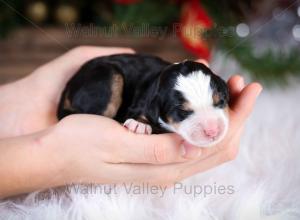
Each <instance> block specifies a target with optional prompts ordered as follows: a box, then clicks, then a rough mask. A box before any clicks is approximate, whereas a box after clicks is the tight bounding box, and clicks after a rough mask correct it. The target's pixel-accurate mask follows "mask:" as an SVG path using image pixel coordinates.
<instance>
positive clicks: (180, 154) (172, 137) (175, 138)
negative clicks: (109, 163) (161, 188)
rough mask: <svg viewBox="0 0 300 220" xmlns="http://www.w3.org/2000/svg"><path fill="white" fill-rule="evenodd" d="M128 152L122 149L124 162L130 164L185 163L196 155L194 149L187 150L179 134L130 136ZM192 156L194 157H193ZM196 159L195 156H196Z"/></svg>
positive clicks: (196, 149)
mask: <svg viewBox="0 0 300 220" xmlns="http://www.w3.org/2000/svg"><path fill="white" fill-rule="evenodd" d="M128 137H129V138H128V139H127V141H126V142H127V143H126V150H125V151H124V146H123V147H122V148H123V150H122V149H120V152H121V151H122V152H123V153H122V154H123V155H121V157H122V160H123V161H126V162H128V163H151V164H168V163H175V162H184V161H186V160H187V159H189V158H191V157H192V156H194V155H197V153H196V152H195V151H199V150H200V149H199V148H196V147H194V149H192V150H191V149H190V147H189V148H187V147H186V146H185V145H184V140H183V139H182V137H180V136H179V135H177V134H174V133H169V134H153V135H141V134H134V133H131V134H130V135H128ZM191 155H192V156H191ZM194 157H195V156H194Z"/></svg>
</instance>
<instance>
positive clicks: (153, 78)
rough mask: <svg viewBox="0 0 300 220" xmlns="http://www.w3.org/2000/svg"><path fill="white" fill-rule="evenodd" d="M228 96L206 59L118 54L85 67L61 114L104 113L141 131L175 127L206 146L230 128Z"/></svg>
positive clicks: (69, 90)
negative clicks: (175, 59)
mask: <svg viewBox="0 0 300 220" xmlns="http://www.w3.org/2000/svg"><path fill="white" fill-rule="evenodd" d="M228 101H229V94H228V88H227V85H226V83H225V82H224V81H223V80H222V79H221V78H220V77H219V76H217V75H215V74H214V73H213V72H212V71H211V70H210V69H209V68H208V67H207V66H205V65H204V64H201V63H197V62H193V61H184V62H181V63H175V64H172V63H169V62H166V61H164V60H162V59H160V58H158V57H154V56H149V55H141V54H118V55H112V56H105V57H98V58H95V59H93V60H90V61H88V62H87V63H86V64H84V65H83V66H82V67H81V69H80V70H79V71H78V72H77V73H76V74H75V75H74V76H73V78H72V79H71V80H70V81H69V82H68V84H67V86H66V88H65V90H64V92H63V94H62V97H61V101H60V104H59V107H58V114H57V116H58V118H59V119H62V118H63V117H65V116H67V115H70V114H76V113H86V114H96V115H103V116H106V117H109V118H113V119H115V120H117V121H119V122H121V123H123V124H124V126H125V127H127V128H128V129H129V130H131V131H133V132H136V133H140V134H151V133H165V132H176V133H178V134H179V135H181V136H182V137H183V138H184V139H185V140H186V141H187V142H189V143H191V144H193V145H197V146H201V147H207V146H211V145H213V144H215V143H217V142H219V141H220V140H221V139H222V138H223V137H224V135H225V134H226V131H227V128H228V116H227V112H226V108H227V106H228ZM99 132H101V131H99Z"/></svg>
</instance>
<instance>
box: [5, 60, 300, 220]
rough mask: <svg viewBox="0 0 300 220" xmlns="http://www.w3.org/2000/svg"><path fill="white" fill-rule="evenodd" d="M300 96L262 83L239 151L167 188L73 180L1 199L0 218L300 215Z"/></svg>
mask: <svg viewBox="0 0 300 220" xmlns="http://www.w3.org/2000/svg"><path fill="white" fill-rule="evenodd" d="M223 64H224V63H223ZM215 65H216V67H218V63H215ZM223 67H224V66H223ZM223 67H222V68H223ZM230 69H231V70H230V72H231V73H232V68H230ZM299 97H300V87H299V86H297V85H291V86H290V87H289V88H288V89H282V88H277V89H272V90H264V92H263V94H262V96H261V97H260V98H259V100H258V103H257V105H256V108H255V111H254V113H253V115H252V116H251V118H250V120H249V121H248V124H247V127H246V129H245V134H244V136H243V139H242V143H241V150H240V153H239V156H238V158H237V159H236V160H235V161H232V162H230V163H226V164H224V165H222V166H220V167H218V168H215V169H213V170H210V171H208V172H205V173H200V174H198V175H196V176H193V177H191V178H189V179H188V180H186V181H184V182H182V183H181V184H178V185H177V186H176V188H173V189H169V190H167V191H166V192H164V194H163V195H162V193H163V192H161V191H158V192H157V194H154V193H152V194H151V193H149V192H147V191H143V192H137V191H133V190H134V189H135V188H130V185H128V186H127V188H125V187H124V186H121V187H119V188H112V187H111V188H110V187H109V186H88V187H86V186H80V187H79V186H73V187H70V188H69V190H68V192H67V193H65V194H60V195H59V196H58V195H56V194H55V192H53V193H52V196H50V198H48V199H42V200H41V199H39V198H41V196H44V197H45V196H47V195H45V194H43V195H39V194H37V193H32V194H30V195H29V196H28V197H27V198H26V200H25V201H22V202H16V201H14V202H13V201H2V202H0V219H1V220H2V219H3V220H4V219H5V220H8V219H43V220H48V219H49V220H52V219H76V220H77V219H78V220H83V219H84V220H99V219H102V220H119V219H120V220H126V219H128V220H129V219H130V220H134V219H136V220H141V219H159V220H162V219H170V220H181V219H189V220H193V219H195V220H196V219H197V220H199V219H201V220H217V219H219V220H220V219H224V220H227V219H228V220H248V219H249V220H270V219H272V220H273V219H274V220H275V219H276V220H296V219H300V110H299V108H300V102H299V100H300V99H299ZM145 187H146V186H145ZM147 189H149V188H145V189H144V190H147ZM220 189H221V190H220ZM126 190H131V193H129V194H128V193H127V192H126ZM38 195H39V196H38ZM50 195H51V194H50ZM48 196H49V195H48Z"/></svg>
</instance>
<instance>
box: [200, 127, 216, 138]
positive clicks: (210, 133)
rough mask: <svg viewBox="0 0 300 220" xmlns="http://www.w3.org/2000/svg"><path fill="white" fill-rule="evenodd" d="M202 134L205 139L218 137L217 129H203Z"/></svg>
mask: <svg viewBox="0 0 300 220" xmlns="http://www.w3.org/2000/svg"><path fill="white" fill-rule="evenodd" d="M203 132H204V134H205V135H206V136H207V137H209V138H214V137H216V136H218V134H219V129H218V128H206V129H203Z"/></svg>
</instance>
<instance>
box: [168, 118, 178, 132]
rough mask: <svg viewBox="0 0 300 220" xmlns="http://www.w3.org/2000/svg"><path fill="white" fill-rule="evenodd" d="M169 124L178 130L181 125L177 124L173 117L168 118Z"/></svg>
mask: <svg viewBox="0 0 300 220" xmlns="http://www.w3.org/2000/svg"><path fill="white" fill-rule="evenodd" d="M167 124H169V125H171V126H172V127H173V128H175V129H178V128H179V123H178V122H175V121H174V120H173V118H172V117H170V116H169V117H167Z"/></svg>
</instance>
